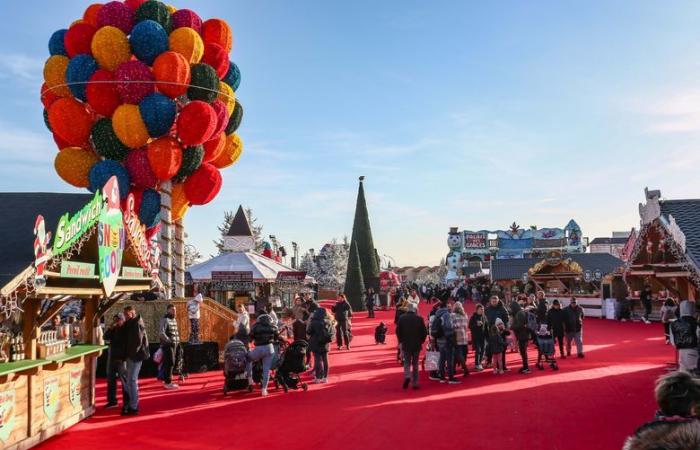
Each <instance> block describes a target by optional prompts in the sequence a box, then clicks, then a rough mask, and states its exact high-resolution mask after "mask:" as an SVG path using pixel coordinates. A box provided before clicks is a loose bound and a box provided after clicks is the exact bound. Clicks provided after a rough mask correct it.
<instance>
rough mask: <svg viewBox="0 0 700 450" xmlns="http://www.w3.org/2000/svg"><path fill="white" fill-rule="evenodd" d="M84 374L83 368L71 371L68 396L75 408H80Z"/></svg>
mask: <svg viewBox="0 0 700 450" xmlns="http://www.w3.org/2000/svg"><path fill="white" fill-rule="evenodd" d="M82 376H83V371H82V369H71V371H70V373H69V377H70V378H69V381H70V382H69V383H68V388H69V391H68V397H69V398H70V403H71V405H73V408H80V388H81V383H80V380H81V378H82Z"/></svg>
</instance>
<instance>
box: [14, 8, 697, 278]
mask: <svg viewBox="0 0 700 450" xmlns="http://www.w3.org/2000/svg"><path fill="white" fill-rule="evenodd" d="M89 3H90V2H88V1H78V0H70V1H69V0H62V1H60V2H56V1H48V0H46V1H38V0H24V1H22V2H10V3H8V4H7V5H4V7H3V9H2V13H3V17H4V20H3V26H2V27H0V98H2V103H0V189H2V190H3V191H64V192H71V191H72V188H71V187H70V186H68V185H67V184H65V183H64V182H63V181H61V180H60V179H59V178H58V176H57V175H56V174H55V173H54V170H53V158H54V154H55V152H56V149H55V146H54V145H53V142H52V140H51V136H50V134H49V133H48V131H47V130H46V129H45V128H44V125H43V120H42V116H41V104H40V102H39V94H38V93H39V88H40V85H41V82H42V80H41V78H42V66H43V62H44V60H45V59H46V58H47V57H48V50H47V42H48V39H49V37H50V36H51V33H52V32H53V31H54V30H56V29H59V28H64V27H66V26H67V25H68V24H70V22H71V21H72V20H73V19H75V18H78V17H79V16H80V15H82V11H83V10H84V9H85V7H87V6H88V4H89ZM172 3H173V4H174V5H175V6H177V7H191V8H192V9H194V10H196V11H197V12H198V13H200V14H201V15H202V16H203V17H204V18H209V17H215V16H216V17H221V18H224V19H226V20H227V21H228V22H229V23H230V24H231V26H232V28H233V32H234V48H233V60H234V61H235V62H236V63H237V64H238V65H239V66H240V68H241V71H242V75H243V77H242V79H243V81H242V84H241V87H240V89H239V90H238V97H239V99H240V101H241V103H242V104H243V105H244V107H245V117H244V121H243V124H242V126H241V130H240V134H241V136H242V138H243V140H244V143H245V151H244V154H243V157H242V159H241V160H240V162H239V163H238V164H237V165H235V166H234V167H232V168H229V169H227V170H225V171H224V187H223V189H222V191H221V193H220V194H219V196H218V198H217V199H216V200H214V201H213V202H212V203H210V204H209V205H206V206H203V207H197V208H193V209H191V210H190V212H189V213H188V215H187V217H186V226H187V230H188V233H189V235H190V238H191V242H192V243H193V244H194V245H195V246H196V247H197V248H198V249H199V250H200V251H201V252H202V253H204V254H205V255H206V254H209V253H211V252H212V251H213V245H212V244H211V241H212V239H214V238H215V237H216V226H217V225H218V224H219V222H220V221H221V218H222V216H223V211H224V210H227V209H235V208H237V206H238V205H239V204H240V203H242V204H244V205H248V206H250V207H252V208H253V209H254V211H255V214H256V216H257V217H258V219H259V222H260V223H262V224H263V225H264V227H265V229H264V231H265V233H266V234H270V233H272V234H275V235H276V236H277V237H278V238H279V239H280V240H281V241H282V243H283V244H287V245H288V244H289V242H290V241H292V240H296V241H297V242H299V243H300V245H301V246H302V248H304V249H306V248H309V247H313V248H319V247H320V246H321V245H322V244H323V243H324V242H326V241H328V240H330V239H331V238H333V237H342V236H343V235H344V234H348V235H349V234H350V233H351V228H352V219H353V210H354V206H355V195H356V191H357V177H358V176H359V175H366V176H367V181H366V191H367V199H368V205H369V210H370V217H371V221H372V228H373V231H374V239H375V244H376V245H377V247H378V249H379V252H380V254H387V255H390V256H392V257H393V258H394V259H395V260H396V262H397V263H398V264H399V265H408V264H413V265H416V264H437V263H438V261H439V260H440V258H441V257H442V256H444V254H445V253H446V252H447V247H446V243H445V241H446V237H447V231H448V229H449V227H450V226H459V227H460V228H471V229H496V228H507V226H508V225H509V224H510V223H512V222H513V221H516V222H518V223H519V224H521V225H523V226H529V225H533V224H534V225H538V226H540V227H546V226H549V227H555V226H560V227H563V226H564V225H565V224H566V223H567V222H568V220H569V219H570V218H574V219H575V220H576V221H577V222H578V223H579V224H580V225H581V227H582V229H583V232H584V235H585V236H589V237H591V238H593V237H596V236H608V235H610V233H611V232H612V231H613V230H628V229H630V228H631V227H632V226H635V225H637V224H638V212H637V203H639V202H640V201H643V189H644V187H645V186H649V187H650V188H658V189H661V191H662V194H663V196H664V197H666V198H697V197H699V196H700V190H699V188H700V177H698V175H697V173H698V167H699V165H700V145H699V144H700V25H699V24H700V3H698V2H696V1H674V2H659V1H632V0H629V1H614V0H605V1H588V2H573V1H538V2H521V1H512V2H507V1H502V2H466V1H451V2H447V1H432V2H425V1H413V0H401V1H398V0H397V1H389V0H382V1H377V0H373V1H367V0H357V1H353V2H340V1H327V0H324V1H321V0H317V1H305V0H295V1H293V2H292V1H288V0H267V1H230V0H226V1H224V0H220V1H214V0H198V1H196V2H195V1H194V0H188V1H185V0H173V2H172ZM28 226H31V224H28ZM27 245H31V243H28V244H27Z"/></svg>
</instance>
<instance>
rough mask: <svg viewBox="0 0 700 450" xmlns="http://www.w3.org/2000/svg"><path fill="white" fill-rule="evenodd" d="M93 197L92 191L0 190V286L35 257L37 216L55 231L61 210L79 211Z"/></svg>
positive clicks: (28, 264) (62, 212)
mask: <svg viewBox="0 0 700 450" xmlns="http://www.w3.org/2000/svg"><path fill="white" fill-rule="evenodd" d="M92 197H93V194H58V193H47V192H2V193H0V236H2V239H0V256H1V257H0V287H1V286H4V285H5V284H6V283H7V282H8V281H10V280H11V279H12V278H14V277H15V276H17V275H18V274H19V273H20V272H22V271H23V270H24V269H26V268H27V267H28V266H30V265H31V264H32V262H33V261H34V248H33V245H34V223H35V221H36V216H38V215H39V214H41V215H42V216H44V221H45V223H46V231H51V233H55V231H56V227H57V225H58V219H59V218H60V217H61V216H62V215H63V214H65V213H67V212H70V213H74V212H77V211H79V210H80V209H81V208H82V207H83V206H85V205H86V204H87V203H88V202H89V201H90V200H91V199H92ZM52 240H53V238H52Z"/></svg>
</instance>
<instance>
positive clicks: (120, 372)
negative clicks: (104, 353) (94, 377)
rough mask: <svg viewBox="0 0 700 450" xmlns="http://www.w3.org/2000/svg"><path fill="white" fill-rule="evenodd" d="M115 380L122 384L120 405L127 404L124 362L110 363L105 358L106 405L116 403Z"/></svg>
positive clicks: (110, 360)
mask: <svg viewBox="0 0 700 450" xmlns="http://www.w3.org/2000/svg"><path fill="white" fill-rule="evenodd" d="M117 379H119V381H120V382H121V384H122V403H123V404H124V405H125V406H126V405H127V404H128V403H129V394H127V392H126V363H125V362H124V361H112V359H111V358H109V357H108V358H107V403H118V402H117Z"/></svg>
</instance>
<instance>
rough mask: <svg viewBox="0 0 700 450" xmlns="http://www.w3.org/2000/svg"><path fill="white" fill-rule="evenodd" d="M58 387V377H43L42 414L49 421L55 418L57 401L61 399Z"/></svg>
mask: <svg viewBox="0 0 700 450" xmlns="http://www.w3.org/2000/svg"><path fill="white" fill-rule="evenodd" d="M58 387H59V386H58V377H49V378H46V379H44V414H46V417H47V418H48V419H49V421H51V422H53V420H54V419H55V418H56V412H58V402H59V401H60V399H61V393H60V391H59V389H58Z"/></svg>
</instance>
